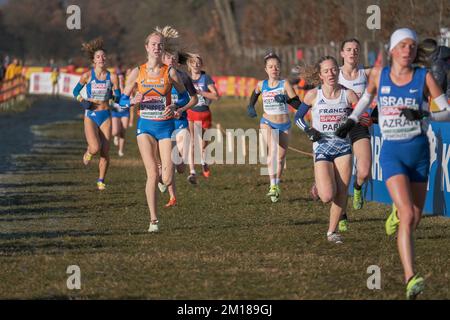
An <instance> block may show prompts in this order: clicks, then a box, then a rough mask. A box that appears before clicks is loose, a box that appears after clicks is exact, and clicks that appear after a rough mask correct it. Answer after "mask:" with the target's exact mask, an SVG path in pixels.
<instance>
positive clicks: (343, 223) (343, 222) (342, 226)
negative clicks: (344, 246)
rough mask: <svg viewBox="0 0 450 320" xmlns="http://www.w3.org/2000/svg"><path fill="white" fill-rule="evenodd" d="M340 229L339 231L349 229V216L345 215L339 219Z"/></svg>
mask: <svg viewBox="0 0 450 320" xmlns="http://www.w3.org/2000/svg"><path fill="white" fill-rule="evenodd" d="M338 230H339V232H346V231H347V230H348V220H347V217H345V218H343V219H342V220H341V221H339V225H338Z"/></svg>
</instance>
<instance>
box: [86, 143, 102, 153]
mask: <svg viewBox="0 0 450 320" xmlns="http://www.w3.org/2000/svg"><path fill="white" fill-rule="evenodd" d="M99 152H100V146H99V145H98V144H91V145H89V153H90V154H92V155H94V154H97V153H99Z"/></svg>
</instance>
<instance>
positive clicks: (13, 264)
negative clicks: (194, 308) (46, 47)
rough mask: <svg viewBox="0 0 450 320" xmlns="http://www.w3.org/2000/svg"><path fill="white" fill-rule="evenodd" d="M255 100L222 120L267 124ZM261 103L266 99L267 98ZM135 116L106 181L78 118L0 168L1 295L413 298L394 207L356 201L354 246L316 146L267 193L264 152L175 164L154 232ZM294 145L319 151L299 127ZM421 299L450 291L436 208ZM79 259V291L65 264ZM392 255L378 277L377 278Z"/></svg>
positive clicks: (448, 233) (426, 243)
mask: <svg viewBox="0 0 450 320" xmlns="http://www.w3.org/2000/svg"><path fill="white" fill-rule="evenodd" d="M244 105H245V101H243V100H227V99H224V100H222V101H221V102H219V103H216V104H215V105H214V106H213V107H212V109H213V117H214V121H216V122H220V123H221V125H222V127H223V128H250V127H254V128H256V127H258V121H257V120H255V119H249V118H247V117H246V116H245V107H244ZM259 114H261V111H260V110H259ZM134 129H135V128H133V130H129V131H128V134H127V136H128V142H129V143H128V145H127V149H126V156H125V157H124V159H119V158H118V156H117V155H116V154H117V153H116V149H115V148H114V146H112V152H111V154H112V163H111V166H110V171H109V174H108V177H107V181H106V182H107V187H108V189H107V190H106V191H104V192H99V191H97V190H96V186H95V182H96V178H97V161H96V160H95V161H93V162H92V163H91V164H90V165H89V166H88V167H84V166H83V164H82V162H81V158H82V154H83V151H84V149H85V141H84V136H83V129H82V121H81V119H80V120H78V121H75V122H64V123H56V124H52V125H45V126H40V127H36V128H34V131H35V133H37V134H38V138H37V141H36V142H35V144H34V148H33V151H32V153H31V154H30V155H22V156H17V157H16V159H15V161H16V165H17V171H16V172H14V173H11V174H5V175H2V176H0V194H1V198H0V278H1V281H0V298H2V299H5V298H14V299H15V298H19V299H66V298H69V299H404V296H405V292H404V285H403V280H402V279H403V276H402V268H401V264H400V260H399V257H398V254H397V248H396V242H395V239H393V238H388V237H387V236H386V235H385V233H384V219H385V217H386V216H387V213H388V211H389V207H388V206H385V205H380V204H375V203H367V204H366V205H365V207H364V209H363V210H361V211H353V210H352V209H351V208H350V204H349V206H348V208H349V210H348V214H349V218H350V224H349V231H348V232H347V233H345V234H344V241H345V243H344V244H343V245H333V244H330V243H328V242H327V241H326V231H327V225H328V212H329V206H328V205H323V204H322V203H320V202H313V201H312V200H310V198H309V189H310V187H311V184H312V183H313V170H312V159H311V158H310V157H308V156H305V155H302V154H299V153H296V152H294V151H289V152H288V156H287V169H286V171H285V174H284V177H283V180H282V201H281V202H279V203H276V204H272V203H270V201H269V200H268V199H267V198H266V196H265V194H266V192H267V189H268V177H266V176H261V175H260V174H259V170H260V168H261V166H260V165H215V166H212V176H211V177H210V179H209V180H207V181H206V180H205V179H204V178H202V177H200V178H199V184H198V185H197V186H191V185H188V183H187V181H186V176H185V175H177V176H176V182H177V188H178V206H177V207H175V208H170V209H165V208H163V204H165V203H166V202H167V200H168V195H167V194H163V195H162V196H161V197H160V198H159V199H160V201H159V204H158V207H159V208H160V228H161V232H160V233H159V234H149V233H147V232H146V230H147V228H148V223H149V213H148V209H147V204H146V200H145V194H144V186H145V180H146V176H145V171H144V168H143V165H142V162H141V160H140V156H139V153H138V150H137V145H136V139H135V135H134ZM292 132H293V134H292V136H291V142H290V144H291V146H293V147H295V148H297V149H300V150H304V151H308V152H310V151H311V144H310V142H309V141H308V140H307V139H306V136H305V135H303V134H302V133H300V130H298V128H296V127H293V130H292ZM416 239H417V241H416V254H417V257H416V261H417V270H418V271H419V272H420V273H421V274H422V275H424V276H425V277H426V280H427V282H426V291H425V292H424V294H423V295H422V296H420V298H421V299H449V298H450V268H449V260H450V259H449V258H450V250H449V248H450V243H449V241H450V220H449V219H446V218H442V217H425V218H424V219H423V220H422V223H421V225H420V228H419V230H418V232H417V234H416ZM69 265H78V266H79V267H80V268H81V290H69V289H68V288H67V286H66V280H67V277H68V276H69V275H68V274H67V273H66V269H67V267H68V266H69ZM370 265H378V266H379V267H380V268H381V286H382V288H381V290H369V289H368V288H367V286H366V281H367V278H368V277H369V276H370V275H369V274H367V268H368V267H369V266H370Z"/></svg>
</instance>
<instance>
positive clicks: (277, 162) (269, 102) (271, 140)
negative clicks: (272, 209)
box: [247, 53, 301, 202]
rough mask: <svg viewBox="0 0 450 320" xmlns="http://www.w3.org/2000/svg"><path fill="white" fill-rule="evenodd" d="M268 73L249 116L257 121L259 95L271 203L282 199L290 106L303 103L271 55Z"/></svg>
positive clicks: (252, 99) (254, 95)
mask: <svg viewBox="0 0 450 320" xmlns="http://www.w3.org/2000/svg"><path fill="white" fill-rule="evenodd" d="M264 63H265V71H266V73H267V76H268V79H266V80H264V81H259V82H258V85H257V86H256V88H255V90H254V91H253V93H252V95H251V97H250V103H249V105H248V107H247V113H248V115H249V116H250V117H252V118H256V117H257V114H256V110H255V104H256V102H257V101H258V97H259V95H262V103H263V109H264V114H263V116H262V117H261V121H260V128H261V131H262V134H263V139H264V141H265V142H266V143H268V144H269V151H268V154H267V166H268V173H269V177H270V188H269V193H267V196H268V197H270V200H271V201H272V202H277V201H278V200H279V198H280V193H281V191H280V186H279V184H280V179H281V175H282V173H283V168H284V164H285V161H286V151H287V148H288V145H289V129H290V128H291V120H290V118H289V108H288V104H289V105H291V106H292V107H293V108H294V109H298V107H299V106H300V103H301V102H300V99H299V98H298V96H297V94H296V93H295V91H294V89H293V88H292V85H291V84H290V83H289V81H286V80H284V79H282V78H281V71H280V68H281V60H280V58H279V57H278V56H277V55H276V54H274V53H269V54H267V55H266V56H265V57H264Z"/></svg>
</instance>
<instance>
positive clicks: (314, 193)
mask: <svg viewBox="0 0 450 320" xmlns="http://www.w3.org/2000/svg"><path fill="white" fill-rule="evenodd" d="M310 194H311V198H312V199H313V200H314V201H317V200H319V199H320V197H319V191H318V190H317V187H316V184H315V183H314V184H313V186H312V187H311V191H310Z"/></svg>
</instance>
